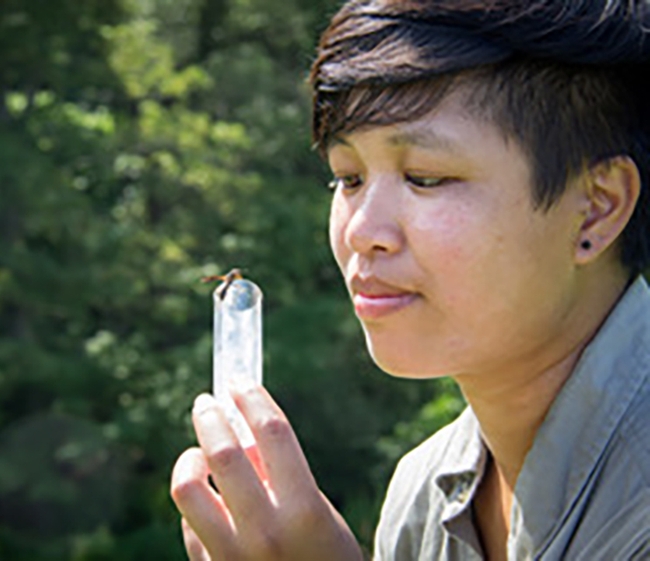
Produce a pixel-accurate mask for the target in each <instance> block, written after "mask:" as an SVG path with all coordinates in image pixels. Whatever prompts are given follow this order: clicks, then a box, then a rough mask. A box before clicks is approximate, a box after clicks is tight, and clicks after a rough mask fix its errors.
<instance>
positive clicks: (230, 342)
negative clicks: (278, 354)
mask: <svg viewBox="0 0 650 561" xmlns="http://www.w3.org/2000/svg"><path fill="white" fill-rule="evenodd" d="M212 299H213V302H214V333H213V354H212V373H213V393H214V397H215V399H216V400H217V402H218V403H219V405H220V406H221V407H222V408H223V410H224V411H225V413H226V417H227V418H228V421H229V422H230V424H231V426H232V427H233V429H234V431H235V433H236V434H237V437H238V438H239V442H240V444H241V445H242V447H244V448H249V447H250V446H252V445H254V444H255V439H254V437H253V434H252V433H251V430H250V428H249V427H248V424H247V423H246V421H245V420H244V417H243V415H242V414H241V412H240V411H239V409H237V406H236V405H235V402H234V401H233V399H232V397H231V396H230V389H236V390H239V391H245V390H246V389H248V388H250V387H251V386H256V385H259V384H261V383H262V291H261V290H260V289H259V287H258V286H257V285H256V284H255V283H253V282H251V281H249V280H246V279H237V280H234V281H232V282H230V283H229V284H225V283H224V284H222V285H219V286H218V287H217V288H216V290H215V291H214V293H213V295H212Z"/></svg>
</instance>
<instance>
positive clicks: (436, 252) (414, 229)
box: [406, 205, 481, 272]
mask: <svg viewBox="0 0 650 561" xmlns="http://www.w3.org/2000/svg"><path fill="white" fill-rule="evenodd" d="M472 216H474V218H472ZM479 222H480V220H478V219H477V218H476V216H475V215H473V214H472V213H471V212H469V211H468V209H467V208H466V205H445V206H442V205H440V206H439V207H438V208H435V209H432V210H431V211H430V212H428V213H422V212H418V213H412V215H410V216H408V217H407V221H406V223H407V224H408V232H409V238H410V244H409V245H410V250H411V251H412V252H413V255H414V257H415V259H416V260H417V261H419V262H420V264H421V266H422V267H423V268H425V269H433V270H439V271H440V270H445V271H447V272H451V271H453V269H455V268H457V267H461V266H463V264H468V263H469V262H471V261H472V258H473V257H474V256H475V255H476V249H477V248H476V243H477V242H480V236H477V235H476V231H477V230H479V231H480V230H481V228H480V224H479Z"/></svg>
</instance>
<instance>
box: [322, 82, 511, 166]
mask: <svg viewBox="0 0 650 561" xmlns="http://www.w3.org/2000/svg"><path fill="white" fill-rule="evenodd" d="M368 138H373V139H375V141H376V142H381V143H382V144H384V145H385V146H386V147H389V148H393V149H406V148H415V149H423V150H428V151H432V152H440V153H446V154H449V155H452V156H461V155H463V154H466V153H467V152H468V151H471V150H477V149H480V148H481V146H485V147H486V148H487V147H489V146H494V144H495V142H496V143H497V144H503V145H504V148H508V145H509V144H511V143H512V139H510V138H509V137H508V136H506V135H505V134H504V133H503V131H502V130H501V128H500V127H498V126H497V125H496V124H495V123H494V122H493V121H492V120H491V119H489V118H487V117H486V114H485V113H484V112H481V111H477V110H475V107H474V106H473V104H472V103H471V102H470V96H469V94H468V92H467V91H466V90H464V89H460V88H458V89H455V90H454V91H452V92H450V93H448V94H447V95H446V96H445V97H444V98H443V99H442V100H440V101H439V102H438V103H437V104H436V105H435V106H433V107H432V108H431V109H430V110H429V111H428V112H426V113H424V114H423V115H420V116H417V117H415V118H412V119H410V120H404V121H401V122H395V123H389V124H385V125H382V124H360V125H358V126H357V127H356V128H353V129H352V130H348V131H345V132H339V133H338V134H336V135H334V136H333V137H332V139H331V140H330V143H329V145H328V152H330V153H331V151H332V150H334V149H335V148H336V147H347V148H353V147H354V144H355V143H357V142H359V141H360V140H363V139H368Z"/></svg>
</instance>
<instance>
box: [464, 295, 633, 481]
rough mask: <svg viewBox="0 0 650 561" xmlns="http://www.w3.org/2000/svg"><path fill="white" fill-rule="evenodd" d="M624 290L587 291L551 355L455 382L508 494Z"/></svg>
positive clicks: (547, 353) (553, 347)
mask: <svg viewBox="0 0 650 561" xmlns="http://www.w3.org/2000/svg"><path fill="white" fill-rule="evenodd" d="M624 289H625V282H623V283H611V284H609V285H608V286H607V287H605V288H603V287H602V286H601V287H600V290H597V291H591V292H592V294H593V297H585V298H583V299H582V303H581V304H580V305H579V306H577V307H576V310H574V313H573V314H571V315H572V317H573V319H572V320H571V321H569V322H567V326H566V329H562V330H561V331H560V332H561V334H562V336H561V337H558V338H556V342H555V343H554V344H553V345H552V346H551V347H552V348H551V349H550V351H549V350H548V349H545V351H546V352H543V353H540V355H541V357H542V358H538V359H536V360H531V359H529V360H527V361H525V362H522V363H520V364H517V365H513V366H510V367H506V366H504V367H503V368H502V369H500V370H499V372H498V373H495V372H492V373H481V374H479V375H470V374H467V375H461V376H457V377H456V381H457V382H458V384H459V386H460V388H461V390H462V392H463V394H464V396H465V398H466V400H467V402H468V403H469V404H470V405H471V407H472V410H473V411H474V414H475V415H476V417H477V419H478V421H479V425H480V427H481V433H482V435H483V438H484V440H485V443H486V445H487V447H488V449H489V450H490V452H491V456H492V459H493V462H494V466H493V467H494V469H495V470H496V472H497V474H498V477H499V479H501V480H502V481H503V483H504V485H505V488H507V489H509V490H510V491H511V492H512V491H513V490H514V488H515V484H516V481H517V477H518V476H519V472H520V471H521V468H522V466H523V464H524V460H525V458H526V455H527V454H528V451H529V450H530V448H531V446H532V445H533V441H534V439H535V435H536V434H537V431H538V429H539V427H540V426H541V424H542V423H543V421H544V418H545V417H546V414H547V413H548V410H549V409H550V407H551V405H552V404H553V402H554V401H555V398H556V397H557V396H558V394H559V393H560V390H561V389H562V386H563V385H564V383H565V382H566V381H567V380H568V378H569V377H570V376H571V373H572V372H573V370H574V368H575V366H576V363H577V362H578V360H579V358H580V356H581V354H582V352H583V350H584V348H585V347H586V346H587V344H588V343H589V342H590V341H591V339H592V338H593V337H594V335H595V333H596V332H597V331H598V329H599V328H600V326H601V325H602V323H603V321H604V320H605V318H606V317H607V315H608V314H609V312H610V311H611V309H612V308H613V307H614V305H615V304H616V302H617V301H618V299H619V298H620V296H621V294H622V292H623V291H624ZM553 351H555V352H553Z"/></svg>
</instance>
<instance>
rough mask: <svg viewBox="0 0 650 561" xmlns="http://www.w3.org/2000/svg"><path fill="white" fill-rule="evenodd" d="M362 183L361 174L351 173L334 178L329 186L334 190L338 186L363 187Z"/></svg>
mask: <svg viewBox="0 0 650 561" xmlns="http://www.w3.org/2000/svg"><path fill="white" fill-rule="evenodd" d="M362 184H363V178H362V177H361V176H360V175H358V174H350V175H341V176H339V177H334V179H332V181H330V182H329V183H328V185H327V186H328V187H329V188H330V189H332V190H333V191H334V190H336V189H338V188H341V189H356V188H357V187H361V185H362Z"/></svg>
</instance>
